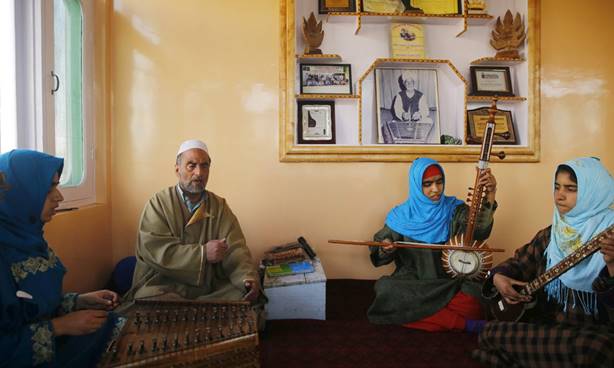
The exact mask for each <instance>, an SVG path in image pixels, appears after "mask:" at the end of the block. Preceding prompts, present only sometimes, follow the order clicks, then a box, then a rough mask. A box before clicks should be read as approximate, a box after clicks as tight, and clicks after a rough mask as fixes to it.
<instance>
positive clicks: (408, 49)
mask: <svg viewBox="0 0 614 368" xmlns="http://www.w3.org/2000/svg"><path fill="white" fill-rule="evenodd" d="M390 49H391V51H390V54H391V55H392V57H393V58H407V59H424V58H425V53H424V27H423V26H422V25H421V24H408V23H392V24H391V25H390Z"/></svg>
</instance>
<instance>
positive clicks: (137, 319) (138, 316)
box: [134, 312, 141, 326]
mask: <svg viewBox="0 0 614 368" xmlns="http://www.w3.org/2000/svg"><path fill="white" fill-rule="evenodd" d="M134 324H135V325H137V326H138V325H140V324H141V314H140V313H139V312H136V313H135V314H134Z"/></svg>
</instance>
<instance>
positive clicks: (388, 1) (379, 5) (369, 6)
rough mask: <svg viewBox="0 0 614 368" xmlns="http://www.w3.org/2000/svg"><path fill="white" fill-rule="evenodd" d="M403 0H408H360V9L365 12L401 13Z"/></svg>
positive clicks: (403, 7) (403, 8)
mask: <svg viewBox="0 0 614 368" xmlns="http://www.w3.org/2000/svg"><path fill="white" fill-rule="evenodd" d="M403 1H409V0H362V11H363V12H366V13H402V12H403V11H404V10H405V5H404V4H403Z"/></svg>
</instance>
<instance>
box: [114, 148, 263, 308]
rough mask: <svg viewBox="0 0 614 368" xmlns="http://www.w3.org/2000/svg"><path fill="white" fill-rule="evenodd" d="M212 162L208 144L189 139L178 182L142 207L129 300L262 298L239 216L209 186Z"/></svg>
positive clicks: (182, 153) (178, 165)
mask: <svg viewBox="0 0 614 368" xmlns="http://www.w3.org/2000/svg"><path fill="white" fill-rule="evenodd" d="M210 165H211V158H210V157H209V152H208V150H207V146H206V145H205V143H203V142H201V141H199V140H188V141H185V142H183V143H182V144H181V146H180V147H179V151H178V152H177V161H176V165H175V172H176V173H177V177H178V178H179V184H177V185H174V186H171V187H169V188H166V189H164V190H162V191H160V192H158V193H156V194H155V195H154V196H153V197H152V198H151V199H150V200H149V202H148V203H147V205H146V206H145V209H144V210H143V214H142V216H141V223H140V225H139V231H138V239H137V245H136V257H137V263H136V269H135V271H134V277H133V280H132V289H131V290H130V291H128V293H127V294H126V296H125V297H126V299H128V300H130V299H133V298H137V299H138V298H147V297H164V296H168V295H172V296H179V297H181V298H186V299H199V300H242V299H244V300H248V301H251V302H252V303H253V302H255V301H256V300H257V299H258V296H259V294H260V287H259V282H258V277H257V272H256V268H255V266H254V264H253V262H252V257H251V254H250V252H249V249H248V248H247V246H246V244H245V237H244V236H243V232H242V231H241V227H240V226H239V221H238V220H237V218H236V217H235V215H234V214H233V213H232V211H231V210H230V207H228V204H227V203H226V200H224V198H221V197H219V196H217V195H215V194H214V193H212V192H210V191H207V190H205V187H206V185H207V180H208V179H209V168H210Z"/></svg>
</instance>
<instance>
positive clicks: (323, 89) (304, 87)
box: [300, 63, 352, 95]
mask: <svg viewBox="0 0 614 368" xmlns="http://www.w3.org/2000/svg"><path fill="white" fill-rule="evenodd" d="M300 82H301V90H300V91H301V94H319V95H351V94H352V68H351V65H350V64H307V63H304V64H301V65H300Z"/></svg>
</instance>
